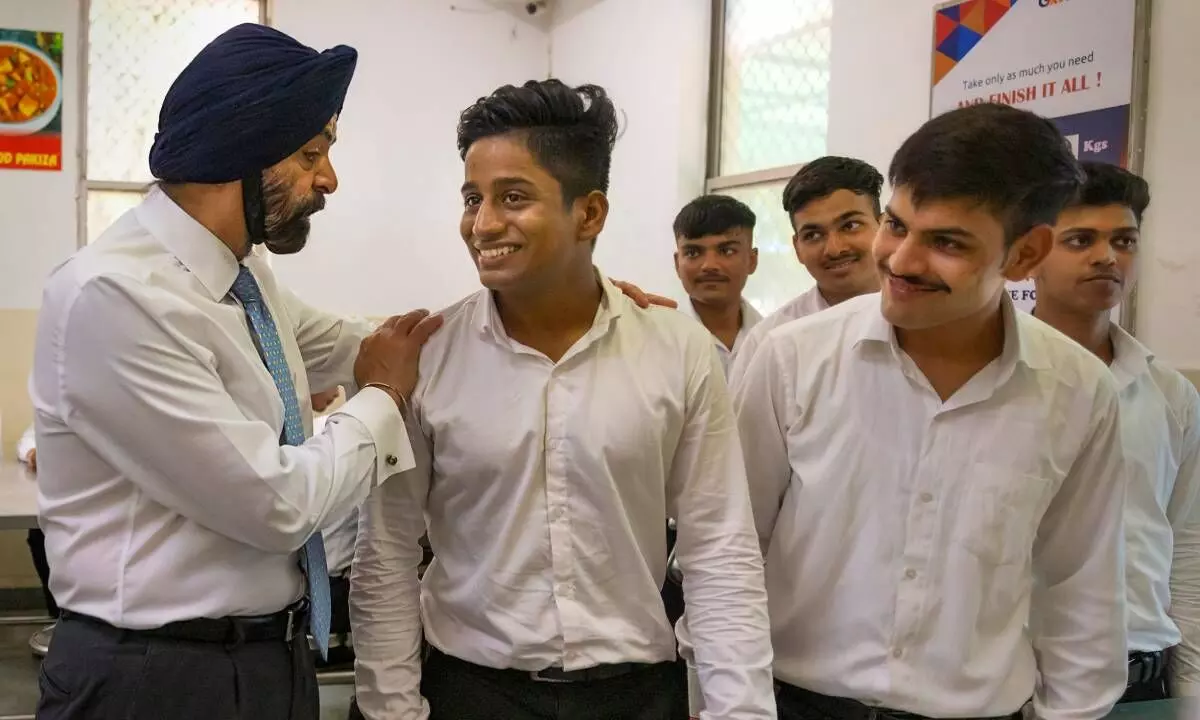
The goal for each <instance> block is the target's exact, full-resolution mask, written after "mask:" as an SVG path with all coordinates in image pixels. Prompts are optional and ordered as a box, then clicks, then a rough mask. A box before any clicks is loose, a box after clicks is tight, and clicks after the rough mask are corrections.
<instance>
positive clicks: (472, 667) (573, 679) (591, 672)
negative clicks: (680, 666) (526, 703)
mask: <svg viewBox="0 0 1200 720" xmlns="http://www.w3.org/2000/svg"><path fill="white" fill-rule="evenodd" d="M425 658H426V661H429V662H435V663H444V664H446V665H451V666H454V665H457V666H460V667H462V668H464V669H466V670H469V671H471V672H474V673H477V674H489V675H494V676H497V677H504V678H506V679H508V680H524V681H526V682H543V683H587V682H599V681H601V680H611V679H612V678H616V677H621V676H622V675H628V674H630V673H635V672H639V671H642V670H648V669H650V668H654V667H658V666H657V665H653V664H648V663H632V662H630V663H615V664H612V665H597V666H595V667H590V668H583V669H581V670H563V669H562V668H554V667H552V668H546V669H544V670H534V671H529V670H511V669H500V668H490V667H486V666H484V665H476V664H475V663H472V662H467V661H466V660H461V659H459V658H456V657H454V656H453V655H447V654H446V653H444V652H442V651H441V650H438V649H437V648H435V647H433V646H432V645H426V651H425Z"/></svg>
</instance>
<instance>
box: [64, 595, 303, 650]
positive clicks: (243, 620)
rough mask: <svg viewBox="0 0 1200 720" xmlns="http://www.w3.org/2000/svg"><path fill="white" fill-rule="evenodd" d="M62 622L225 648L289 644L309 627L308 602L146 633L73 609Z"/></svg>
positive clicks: (167, 626)
mask: <svg viewBox="0 0 1200 720" xmlns="http://www.w3.org/2000/svg"><path fill="white" fill-rule="evenodd" d="M61 612H62V615H61V621H62V622H82V623H87V624H89V625H93V626H96V627H100V628H106V629H109V630H112V631H113V632H118V633H124V634H126V635H127V636H128V637H146V638H162V639H167V640H183V641H186V642H202V643H220V644H224V645H241V644H243V643H254V642H278V641H284V642H291V640H292V639H293V638H295V637H297V636H302V635H303V634H304V633H305V632H306V630H307V627H308V603H307V602H306V601H301V602H300V603H297V604H296V605H295V606H293V607H291V608H288V609H287V610H281V611H280V612H277V613H274V614H271V615H261V616H255V617H226V618H196V619H195V620H181V621H179V622H173V623H167V624H166V625H163V626H162V627H157V628H150V629H146V630H129V629H126V628H119V627H116V626H115V625H113V624H111V623H109V622H106V621H104V620H100V619H99V618H94V617H92V616H90V615H84V614H82V613H77V612H74V611H72V610H66V609H63V610H62V611H61Z"/></svg>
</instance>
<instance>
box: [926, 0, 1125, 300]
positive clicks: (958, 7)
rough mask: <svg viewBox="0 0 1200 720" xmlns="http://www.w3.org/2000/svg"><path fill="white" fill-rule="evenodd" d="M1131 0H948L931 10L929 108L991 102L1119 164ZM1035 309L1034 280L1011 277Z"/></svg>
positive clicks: (1090, 155) (1083, 151) (1078, 152)
mask: <svg viewBox="0 0 1200 720" xmlns="http://www.w3.org/2000/svg"><path fill="white" fill-rule="evenodd" d="M1136 27H1137V17H1136V2H1135V0H952V1H951V2H946V3H943V4H942V5H940V6H938V7H937V8H935V10H934V14H933V58H932V78H931V92H930V103H929V110H930V115H931V116H933V115H938V114H941V113H943V112H946V111H947V110H952V109H954V108H958V107H964V106H966V105H973V104H977V103H985V102H993V103H1002V104H1005V105H1013V106H1015V107H1020V108H1024V109H1026V110H1029V111H1031V112H1035V113H1037V114H1038V115H1041V116H1042V117H1045V118H1048V119H1050V120H1053V121H1054V123H1055V124H1056V125H1058V128H1059V130H1060V131H1062V133H1063V135H1064V136H1065V137H1066V138H1067V141H1068V142H1069V143H1071V147H1072V149H1073V150H1074V151H1075V156H1076V157H1078V158H1079V159H1081V160H1095V161H1099V162H1108V163H1113V164H1117V165H1122V166H1125V165H1127V164H1128V162H1129V135H1130V108H1131V107H1132V100H1133V68H1134V37H1135V31H1136ZM1009 292H1010V294H1011V295H1012V297H1013V301H1014V302H1015V303H1016V305H1017V306H1018V307H1020V308H1022V309H1026V310H1028V309H1031V308H1032V307H1033V304H1034V302H1035V300H1036V296H1035V294H1034V290H1033V283H1032V282H1031V281H1025V282H1021V283H1013V284H1012V285H1010V286H1009Z"/></svg>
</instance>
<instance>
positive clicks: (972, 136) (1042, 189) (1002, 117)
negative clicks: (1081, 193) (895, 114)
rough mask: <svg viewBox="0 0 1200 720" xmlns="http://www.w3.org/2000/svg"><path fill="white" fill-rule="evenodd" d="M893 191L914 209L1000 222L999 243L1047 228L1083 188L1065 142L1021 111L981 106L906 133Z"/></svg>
mask: <svg viewBox="0 0 1200 720" xmlns="http://www.w3.org/2000/svg"><path fill="white" fill-rule="evenodd" d="M888 180H889V181H890V182H891V184H892V187H904V188H906V189H907V190H908V191H909V192H910V193H911V194H912V201H913V203H914V205H918V206H919V205H921V204H922V203H924V202H927V201H931V200H969V201H975V202H978V203H979V204H980V205H981V206H983V207H985V208H987V209H988V210H989V211H990V212H992V213H994V214H995V215H996V216H997V217H999V218H1000V220H1001V222H1002V223H1003V225H1004V228H1005V234H1006V241H1007V242H1008V243H1012V242H1015V241H1016V239H1017V238H1019V237H1021V236H1022V235H1024V234H1025V233H1027V232H1029V231H1030V230H1031V229H1033V228H1034V227H1036V226H1038V225H1052V224H1053V223H1054V220H1055V218H1057V217H1058V213H1059V212H1060V211H1061V210H1062V208H1063V206H1065V205H1066V203H1067V201H1069V200H1070V199H1071V198H1072V197H1073V196H1074V195H1075V193H1076V192H1078V190H1079V186H1080V185H1081V184H1082V182H1083V171H1082V170H1080V168H1079V163H1078V162H1076V160H1075V157H1074V155H1072V153H1071V148H1070V146H1069V145H1068V144H1067V141H1066V138H1064V137H1063V136H1062V133H1060V132H1059V131H1058V128H1057V127H1055V125H1054V123H1052V122H1050V121H1049V120H1046V119H1045V118H1041V117H1039V116H1037V115H1034V114H1033V113H1031V112H1029V111H1027V110H1020V109H1017V108H1014V107H1009V106H1007V105H998V104H993V103H982V104H979V105H970V106H967V107H963V108H959V109H957V110H951V111H949V112H947V113H945V114H943V115H939V116H937V117H935V118H933V119H932V120H929V121H928V122H926V123H925V124H924V125H922V126H921V128H920V129H919V130H917V131H916V132H915V133H913V134H912V135H911V136H910V137H909V138H908V139H907V140H905V141H904V144H903V145H901V146H900V149H899V150H898V151H896V155H895V156H894V157H893V158H892V164H891V167H890V168H889V169H888Z"/></svg>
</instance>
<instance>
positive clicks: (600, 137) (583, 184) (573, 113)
mask: <svg viewBox="0 0 1200 720" xmlns="http://www.w3.org/2000/svg"><path fill="white" fill-rule="evenodd" d="M509 133H513V134H516V135H518V136H520V137H521V138H522V139H523V140H524V142H525V146H526V147H527V148H529V152H530V153H532V154H533V157H534V159H535V160H537V162H538V164H539V165H541V166H542V167H544V168H545V169H546V170H547V171H548V172H549V173H550V174H551V175H552V176H554V179H555V180H557V181H558V183H559V185H561V186H562V191H563V200H564V201H565V202H571V201H573V200H575V199H576V198H579V197H582V196H584V195H586V194H588V193H590V192H592V191H593V190H599V191H600V192H608V173H609V167H610V165H611V164H612V151H613V145H614V144H616V141H617V112H616V108H614V107H613V103H612V100H610V99H609V97H608V93H606V92H605V91H604V88H602V87H600V86H598V85H580V86H579V87H577V88H571V87H568V86H567V85H565V84H563V82H562V81H560V80H555V79H550V80H530V81H529V82H527V83H525V84H524V85H522V86H521V87H514V86H512V85H505V86H504V87H501V88H499V89H497V90H496V91H495V92H493V93H492V94H491V95H489V96H487V97H484V98H480V99H479V100H477V101H476V102H475V104H473V105H471V107H469V108H467V109H466V110H463V111H462V114H461V115H460V116H459V119H458V152H459V156H460V157H462V158H466V156H467V150H469V149H470V147H471V145H473V144H474V143H475V142H476V141H478V140H482V139H484V138H488V137H493V136H496V135H506V134H509Z"/></svg>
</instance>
